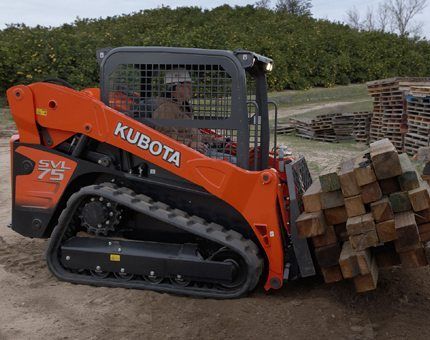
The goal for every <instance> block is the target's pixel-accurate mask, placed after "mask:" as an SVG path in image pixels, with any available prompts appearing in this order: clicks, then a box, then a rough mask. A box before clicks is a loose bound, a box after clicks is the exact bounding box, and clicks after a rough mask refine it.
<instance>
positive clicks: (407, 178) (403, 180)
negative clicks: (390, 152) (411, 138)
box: [398, 153, 421, 191]
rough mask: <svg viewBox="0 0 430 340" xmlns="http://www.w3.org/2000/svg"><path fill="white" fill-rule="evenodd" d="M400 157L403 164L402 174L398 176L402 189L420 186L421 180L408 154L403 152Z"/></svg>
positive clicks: (406, 189) (407, 189)
mask: <svg viewBox="0 0 430 340" xmlns="http://www.w3.org/2000/svg"><path fill="white" fill-rule="evenodd" d="M399 159H400V163H401V166H402V174H401V175H400V176H399V177H398V181H399V185H400V189H401V190H402V191H409V190H413V189H416V188H418V187H419V186H420V182H421V181H420V178H419V175H418V173H417V171H416V169H415V167H414V166H413V165H412V163H411V161H410V159H409V157H408V155H407V154H405V153H404V154H401V155H400V156H399Z"/></svg>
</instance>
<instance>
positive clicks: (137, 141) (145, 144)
mask: <svg viewBox="0 0 430 340" xmlns="http://www.w3.org/2000/svg"><path fill="white" fill-rule="evenodd" d="M113 134H114V135H115V136H119V137H120V138H121V139H123V140H125V141H127V142H128V143H130V144H133V145H137V146H138V147H139V148H141V149H142V150H147V151H149V152H150V153H151V154H152V155H153V156H161V158H162V159H163V160H164V161H166V162H167V163H171V164H174V165H176V166H177V167H178V168H179V166H180V164H181V153H180V152H179V151H176V150H174V149H172V148H171V147H169V146H167V145H164V144H163V143H161V142H159V141H158V140H152V139H151V137H149V136H147V135H145V134H144V133H143V132H140V131H135V130H134V129H133V128H132V127H129V126H127V125H124V124H122V123H121V122H118V124H117V125H116V128H115V131H114V133H113Z"/></svg>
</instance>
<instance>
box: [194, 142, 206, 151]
mask: <svg viewBox="0 0 430 340" xmlns="http://www.w3.org/2000/svg"><path fill="white" fill-rule="evenodd" d="M190 146H191V147H192V148H193V149H196V150H197V151H199V152H201V153H206V152H207V151H208V146H207V145H206V144H205V143H202V142H191V145H190Z"/></svg>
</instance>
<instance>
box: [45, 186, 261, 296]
mask: <svg viewBox="0 0 430 340" xmlns="http://www.w3.org/2000/svg"><path fill="white" fill-rule="evenodd" d="M94 195H96V196H101V197H104V198H106V199H109V200H111V201H114V202H117V203H119V204H121V205H123V206H125V207H127V208H129V209H131V210H135V211H137V212H139V213H142V214H146V215H148V216H151V217H153V218H156V219H158V220H160V221H163V222H165V223H170V224H171V225H173V226H175V227H177V228H180V229H182V230H184V231H187V232H189V233H192V234H194V235H197V236H199V237H202V238H206V239H208V240H211V241H213V242H216V243H217V244H220V245H222V246H225V247H228V248H229V249H231V250H233V251H234V252H236V253H238V254H240V256H241V257H242V258H243V260H244V261H245V263H246V264H247V267H248V268H247V279H246V281H245V282H244V283H243V285H241V286H240V287H239V288H237V289H236V290H234V291H233V290H223V289H219V288H217V289H214V288H207V287H195V286H193V287H180V286H175V285H172V284H168V283H161V284H157V285H154V284H151V283H147V282H145V281H120V280H118V279H115V278H106V279H98V278H95V277H93V276H85V275H81V274H76V273H71V272H69V271H68V270H66V269H65V268H63V267H62V265H61V263H60V261H59V257H58V249H59V248H60V247H61V242H62V239H63V236H64V233H65V231H66V229H67V226H68V225H69V223H70V221H71V219H72V218H73V215H74V213H75V211H76V209H77V208H78V206H79V204H80V202H81V201H82V199H83V198H84V197H88V196H94ZM46 258H47V263H48V267H49V269H50V270H51V272H52V273H53V274H54V275H55V276H56V277H58V278H59V279H60V280H63V281H68V282H72V283H78V284H90V285H96V286H109V287H123V288H136V289H150V290H155V291H159V292H166V293H173V294H180V295H188V296H195V297H208V298H217V299H226V298H238V297H241V296H243V295H245V294H247V293H248V292H250V291H251V290H253V289H254V288H255V286H256V285H257V284H258V282H259V279H260V276H261V273H262V271H263V259H262V258H261V256H260V255H259V249H258V247H257V246H256V245H255V243H254V242H252V241H251V240H249V239H246V238H244V237H243V235H241V234H239V233H238V232H236V231H234V230H227V229H225V228H223V227H222V226H220V225H219V224H216V223H209V222H207V221H206V220H204V219H202V218H201V217H198V216H194V215H193V216H189V215H188V214H187V213H186V212H184V211H182V210H179V209H176V208H175V209H173V208H171V207H170V206H168V205H167V204H165V203H163V202H157V201H154V200H153V199H152V198H150V197H148V196H145V195H142V194H139V195H136V193H135V192H134V191H132V190H131V189H129V188H125V187H118V186H117V185H116V184H113V183H103V184H98V185H91V186H87V187H83V188H81V189H80V190H79V191H78V192H76V193H74V194H73V195H72V196H71V197H70V198H69V200H68V202H67V206H66V208H65V209H64V210H63V211H62V213H61V215H60V217H59V219H58V224H57V226H56V227H55V228H54V231H53V233H52V236H51V240H50V242H49V245H48V249H47V256H46Z"/></svg>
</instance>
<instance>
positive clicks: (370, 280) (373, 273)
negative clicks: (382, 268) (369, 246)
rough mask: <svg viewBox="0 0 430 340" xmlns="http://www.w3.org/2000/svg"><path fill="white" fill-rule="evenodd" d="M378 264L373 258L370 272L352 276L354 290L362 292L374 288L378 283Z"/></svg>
mask: <svg viewBox="0 0 430 340" xmlns="http://www.w3.org/2000/svg"><path fill="white" fill-rule="evenodd" d="M378 274H379V272H378V266H377V264H376V261H375V260H373V261H372V264H371V267H370V273H369V274H366V275H358V276H356V277H355V278H354V285H355V290H356V291H357V293H364V292H368V291H371V290H374V289H376V287H377V284H378Z"/></svg>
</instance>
